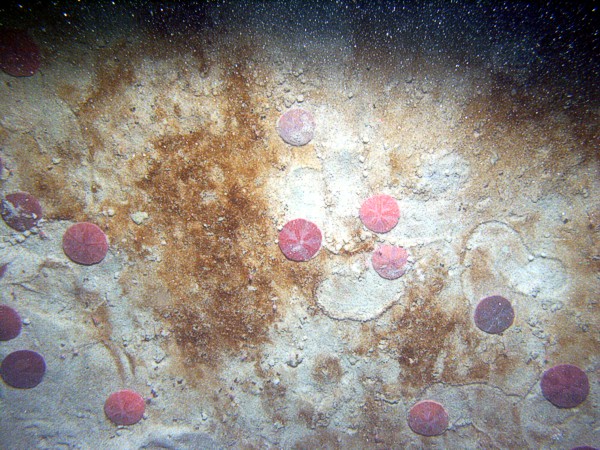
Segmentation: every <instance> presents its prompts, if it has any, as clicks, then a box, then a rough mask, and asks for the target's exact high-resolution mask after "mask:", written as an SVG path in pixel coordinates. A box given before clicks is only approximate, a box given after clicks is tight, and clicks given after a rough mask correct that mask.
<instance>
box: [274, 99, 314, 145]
mask: <svg viewBox="0 0 600 450" xmlns="http://www.w3.org/2000/svg"><path fill="white" fill-rule="evenodd" d="M276 129H277V132H278V133H279V136H281V139H283V140H284V141H285V142H287V143H288V144H290V145H295V146H301V145H306V144H308V143H309V142H310V141H311V140H312V138H313V137H314V135H315V119H314V117H313V115H312V114H311V113H310V112H309V111H306V110H305V109H302V108H296V109H290V110H289V111H288V112H286V113H285V114H282V115H281V117H279V120H278V121H277V125H276Z"/></svg>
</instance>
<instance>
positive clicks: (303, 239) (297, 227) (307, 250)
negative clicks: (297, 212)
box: [279, 219, 323, 261]
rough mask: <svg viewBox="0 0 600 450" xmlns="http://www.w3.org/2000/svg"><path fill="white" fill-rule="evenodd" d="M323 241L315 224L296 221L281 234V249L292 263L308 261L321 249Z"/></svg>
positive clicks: (288, 225)
mask: <svg viewBox="0 0 600 450" xmlns="http://www.w3.org/2000/svg"><path fill="white" fill-rule="evenodd" d="M322 239H323V236H322V235H321V230H319V227H317V226H316V225H315V224H314V223H312V222H310V221H308V220H305V219H294V220H290V221H289V222H288V223H286V224H285V225H284V226H283V228H282V230H281V231H280V232H279V248H280V249H281V251H282V252H283V254H284V255H285V257H286V258H288V259H291V260H292V261H308V260H309V259H311V258H312V257H313V256H315V255H316V254H317V252H318V251H319V249H320V248H321V241H322Z"/></svg>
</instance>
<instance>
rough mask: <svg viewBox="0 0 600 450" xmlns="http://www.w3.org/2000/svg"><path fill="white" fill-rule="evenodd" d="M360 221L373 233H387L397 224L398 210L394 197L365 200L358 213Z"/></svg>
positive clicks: (386, 196) (381, 196)
mask: <svg viewBox="0 0 600 450" xmlns="http://www.w3.org/2000/svg"><path fill="white" fill-rule="evenodd" d="M359 216H360V220H362V223H363V224H364V225H365V226H366V227H367V228H368V229H369V230H371V231H374V232H375V233H387V232H388V231H390V230H391V229H392V228H394V227H395V226H396V225H397V224H398V219H400V208H399V207H398V203H397V202H396V200H395V199H394V197H390V196H389V195H386V194H381V195H375V196H373V197H371V198H368V199H367V200H365V201H364V202H363V204H362V206H361V207H360V211H359Z"/></svg>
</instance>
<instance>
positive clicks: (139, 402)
mask: <svg viewBox="0 0 600 450" xmlns="http://www.w3.org/2000/svg"><path fill="white" fill-rule="evenodd" d="M145 411H146V402H145V401H144V397H142V396H141V395H140V394H138V393H137V392H135V391H132V390H129V389H123V390H122V391H117V392H113V393H112V394H110V396H109V397H108V398H107V399H106V402H105V403H104V414H106V417H108V419H109V420H110V421H111V422H113V423H114V424H115V425H134V424H136V423H138V422H139V421H140V420H142V417H144V412H145Z"/></svg>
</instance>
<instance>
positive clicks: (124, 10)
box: [0, 0, 600, 100]
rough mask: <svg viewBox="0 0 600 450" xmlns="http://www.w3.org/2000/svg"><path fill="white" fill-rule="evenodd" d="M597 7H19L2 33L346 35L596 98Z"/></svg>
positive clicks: (368, 46)
mask: <svg viewBox="0 0 600 450" xmlns="http://www.w3.org/2000/svg"><path fill="white" fill-rule="evenodd" d="M593 3H594V2H568V1H564V2H547V3H546V4H544V5H538V4H535V3H529V2H492V1H477V2H472V1H469V2H457V1H440V2H408V1H405V2H401V1H363V2H357V1H337V2H333V1H330V2H323V1H301V0H298V1H288V2H275V1H262V2H250V1H226V0H221V1H204V2H198V1H197V2H159V1H139V2H76V1H56V2H46V1H25V2H15V1H12V2H10V3H8V4H5V5H4V6H2V7H0V25H2V26H10V27H20V28H28V29H29V30H30V31H32V32H34V33H35V32H38V34H39V33H42V32H54V33H62V34H64V36H69V37H75V36H77V34H78V33H81V32H83V31H86V30H87V31H89V30H90V29H92V30H94V29H96V30H97V31H98V32H99V33H101V32H102V31H103V29H104V28H107V27H108V28H110V27H111V26H114V24H116V23H120V24H121V25H123V26H126V27H128V28H129V29H130V30H131V32H132V33H135V32H136V31H138V30H140V29H144V30H145V31H149V32H150V33H153V34H155V35H156V36H157V37H167V38H169V37H178V36H179V37H181V36H186V35H191V34H197V33H202V32H205V31H207V30H212V32H214V33H219V32H227V31H228V30H230V29H232V28H235V29H238V30H244V32H245V33H249V34H251V33H253V32H256V31H258V30H260V31H261V32H265V31H268V32H269V33H271V34H272V37H273V39H278V40H282V41H283V42H285V41H286V40H289V39H292V40H293V42H288V44H289V45H303V44H306V43H310V42H318V41H319V40H323V39H325V38H328V37H341V38H342V39H344V41H345V42H346V43H347V45H350V46H353V47H354V48H356V49H360V50H362V51H363V52H365V53H368V54H370V56H371V58H372V60H371V61H378V62H379V63H383V64H385V63H386V61H395V60H396V57H397V56H398V55H401V54H413V55H419V56H421V57H424V58H428V59H430V60H432V61H436V60H451V61H452V62H454V63H455V64H456V65H457V66H465V65H467V66H468V65H479V64H483V65H487V66H491V65H493V66H494V67H495V68H498V67H500V68H502V70H503V71H505V72H506V73H509V74H510V73H514V74H516V75H518V77H519V79H520V81H521V83H538V82H540V81H542V80H543V81H545V82H547V83H552V84H553V85H556V86H557V87H558V88H559V89H567V90H569V93H568V95H571V96H581V97H586V96H587V97H588V100H591V98H592V97H593V98H595V97H596V96H597V94H598V87H597V86H598V82H597V81H598V75H599V73H600V57H599V56H600V32H599V30H598V25H597V23H598V15H599V13H598V8H597V7H595V6H593ZM299 35H301V36H302V38H299ZM302 40H304V42H302Z"/></svg>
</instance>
